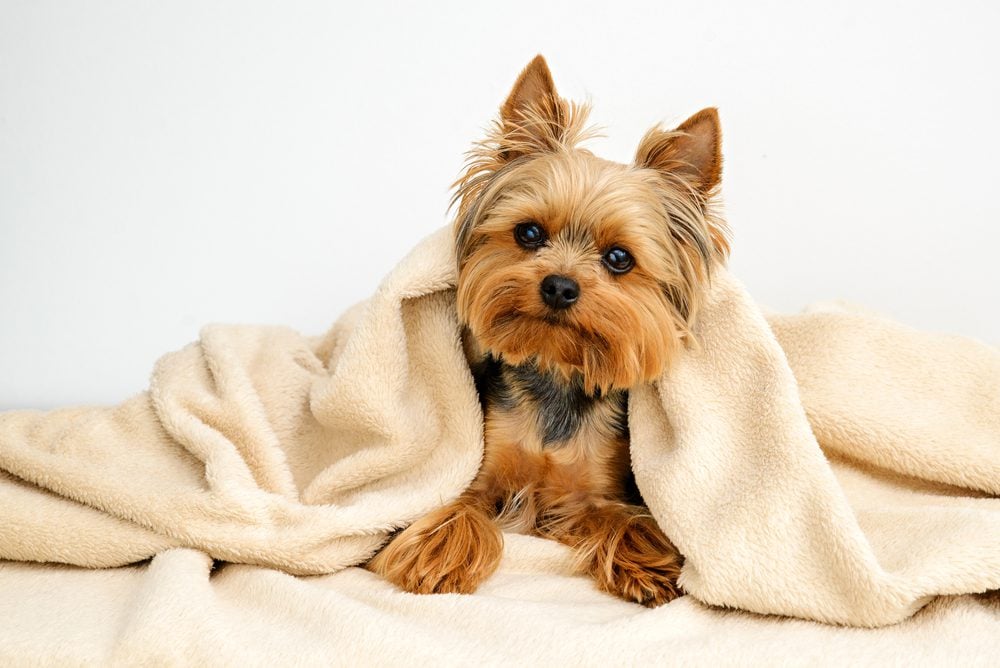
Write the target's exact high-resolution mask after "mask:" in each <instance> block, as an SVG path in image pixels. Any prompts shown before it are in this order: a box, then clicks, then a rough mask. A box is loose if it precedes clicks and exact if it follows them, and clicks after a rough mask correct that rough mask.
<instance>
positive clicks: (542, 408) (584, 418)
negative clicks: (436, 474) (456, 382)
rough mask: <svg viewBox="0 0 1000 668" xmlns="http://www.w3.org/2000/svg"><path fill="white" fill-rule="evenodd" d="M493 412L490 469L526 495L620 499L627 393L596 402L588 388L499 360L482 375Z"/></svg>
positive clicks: (488, 445) (488, 439) (502, 483)
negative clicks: (547, 491)
mask: <svg viewBox="0 0 1000 668" xmlns="http://www.w3.org/2000/svg"><path fill="white" fill-rule="evenodd" d="M477 380H478V385H479V390H480V393H481V396H482V399H483V405H484V409H485V412H486V425H485V426H486V429H485V438H486V459H485V462H484V468H485V469H487V470H488V471H489V472H490V476H491V477H493V478H495V479H496V481H497V482H498V483H499V484H500V486H501V487H503V488H505V489H506V490H508V492H509V491H514V492H515V493H518V494H520V495H521V496H522V497H523V496H525V495H530V494H534V493H535V492H536V491H538V490H545V489H554V488H560V489H562V490H564V491H566V492H570V493H575V492H585V493H587V494H597V495H600V496H618V495H620V493H621V488H622V479H623V477H624V476H625V475H627V473H628V428H627V424H626V401H627V395H626V394H625V393H624V392H620V391H619V392H616V393H613V394H609V395H606V396H596V397H595V396H589V395H587V394H586V393H585V392H584V391H583V386H582V382H580V381H578V380H576V381H569V382H567V381H566V380H564V379H563V378H561V377H557V376H554V375H551V374H547V373H543V372H539V371H538V370H537V369H535V368H534V367H533V366H519V367H513V366H507V365H504V364H502V363H499V362H495V361H494V362H493V363H492V364H491V365H489V366H488V367H486V368H481V369H480V375H478V376H477Z"/></svg>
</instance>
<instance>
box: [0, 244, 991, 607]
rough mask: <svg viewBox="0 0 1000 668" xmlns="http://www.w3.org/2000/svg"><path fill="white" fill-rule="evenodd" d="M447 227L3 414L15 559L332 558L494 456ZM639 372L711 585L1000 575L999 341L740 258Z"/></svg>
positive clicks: (718, 599)
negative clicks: (771, 296)
mask: <svg viewBox="0 0 1000 668" xmlns="http://www.w3.org/2000/svg"><path fill="white" fill-rule="evenodd" d="M454 281H455V269H454V254H453V248H452V243H451V237H450V231H449V230H447V229H442V230H440V231H438V232H437V233H435V234H434V235H432V236H430V237H429V238H427V239H426V240H425V241H423V242H422V243H421V244H420V245H419V246H417V247H416V248H415V249H414V250H413V251H412V252H411V254H410V255H409V256H408V257H407V258H405V259H404V260H403V261H402V262H401V263H400V264H399V265H398V266H397V267H396V269H394V270H393V272H391V273H390V275H389V276H388V277H387V278H386V279H385V280H384V282H383V283H382V285H381V286H380V287H379V289H378V290H377V291H376V293H375V294H374V295H373V297H372V298H371V299H370V300H368V301H367V302H365V303H363V304H361V305H359V306H357V307H355V308H354V309H351V311H349V312H348V313H347V314H345V315H344V316H343V317H341V318H340V319H339V320H338V321H337V323H336V324H335V325H334V326H333V328H332V329H331V330H330V331H329V332H328V333H327V334H326V335H325V336H323V337H318V338H309V337H304V336H302V335H300V334H298V333H296V332H294V331H291V330H289V329H286V328H279V327H248V326H218V325H216V326H210V327H207V328H205V329H204V330H203V331H202V333H201V337H200V340H199V341H198V342H197V343H195V344H192V345H190V346H188V347H186V348H184V349H182V350H180V351H177V352H175V353H171V354H168V355H166V356H164V357H163V358H162V359H161V360H160V361H159V362H158V363H157V365H156V368H155V369H154V372H153V376H152V379H151V383H150V388H149V390H148V391H147V392H144V393H142V394H140V395H138V396H136V397H134V398H132V399H130V400H128V401H126V402H124V403H122V404H121V405H119V406H116V407H109V408H81V409H68V410H58V411H51V412H37V411H15V412H9V413H5V414H0V558H3V559H12V560H20V561H45V562H49V561H54V562H61V563H67V564H74V565H79V566H88V567H107V566H116V565H124V564H128V563H133V562H135V561H138V560H142V559H146V558H149V557H152V556H154V555H156V554H159V553H162V552H163V551H165V550H168V549H170V548H177V547H181V548H195V549H197V550H200V551H203V552H205V553H206V554H208V555H209V556H211V557H212V558H214V559H218V560H224V561H228V562H234V563H243V564H251V565H257V566H266V567H271V568H278V569H281V570H284V571H287V572H289V573H293V574H319V573H331V572H335V571H338V570H341V569H343V568H345V567H347V566H349V565H352V564H357V563H359V562H361V561H363V560H365V559H366V558H367V557H368V556H370V555H371V554H372V553H373V552H374V551H375V550H376V549H378V547H379V546H380V545H381V544H382V543H383V542H384V541H385V539H386V538H387V536H388V535H389V533H390V532H391V531H392V530H394V529H395V528H397V527H399V526H403V525H405V524H407V523H409V522H412V521H413V520H414V519H416V518H417V517H419V516H421V515H423V514H424V513H426V512H427V511H429V510H430V509H432V508H434V507H436V506H438V505H440V504H443V503H445V502H447V501H449V500H450V499H452V498H454V497H455V496H457V495H458V494H459V493H460V492H461V491H462V490H463V489H464V487H465V486H467V485H468V483H469V482H470V481H471V480H472V478H473V476H474V475H475V473H476V470H477V467H478V465H479V461H480V458H481V455H482V414H481V412H480V407H479V402H478V398H477V396H476V392H475V386H474V383H473V381H472V377H471V374H470V373H469V370H468V366H467V364H466V361H465V358H464V354H463V352H462V347H461V343H460V325H459V322H458V320H457V317H456V314H455V308H454V290H453V287H454ZM695 334H696V337H697V339H698V345H697V346H694V347H692V348H690V349H689V350H686V351H684V352H683V353H682V355H681V356H680V357H679V359H677V360H676V363H675V364H674V365H673V366H672V368H671V369H669V370H668V371H667V372H666V373H665V374H664V376H663V377H662V378H661V379H660V380H659V381H658V382H656V383H654V384H652V385H650V386H648V387H643V388H638V389H636V390H635V391H633V392H632V393H631V396H630V403H629V423H630V429H631V433H632V457H633V468H634V470H635V473H636V479H637V482H638V484H639V487H640V491H641V492H642V494H643V497H644V499H645V500H646V502H647V503H648V505H649V506H650V509H651V511H652V513H653V514H654V516H655V517H656V519H657V521H658V522H659V523H660V524H661V526H663V528H664V529H665V531H666V532H667V533H668V535H670V537H671V538H672V539H673V540H674V541H675V542H676V543H677V545H678V546H679V547H680V549H681V551H682V552H683V553H684V554H685V557H686V564H685V567H684V573H683V576H682V583H683V585H684V587H685V588H686V589H687V591H688V592H689V593H691V594H692V595H693V596H695V597H697V598H698V599H700V600H701V601H704V602H706V603H710V604H714V605H721V606H728V607H738V608H742V609H745V610H749V611H753V612H760V613H770V614H781V615H792V616H797V617H802V618H806V619H813V620H819V621H825V622H834V623H839V624H846V625H857V626H877V625H884V624H889V623H893V622H897V621H899V620H901V619H903V618H905V617H906V616H908V615H911V614H912V613H913V612H914V611H916V610H917V609H918V608H920V607H921V606H922V605H924V604H926V603H927V601H928V600H930V599H931V598H932V597H934V596H935V595H940V594H959V593H972V592H983V591H986V590H989V589H995V588H998V587H1000V500H998V499H997V498H995V497H996V496H997V495H998V494H1000V353H998V351H997V350H996V349H995V348H992V347H989V346H986V345H983V344H979V343H976V342H973V341H969V340H967V339H962V338H959V337H951V336H942V335H934V334H926V333H921V332H916V331H914V330H911V329H909V328H905V327H903V326H901V325H898V324H895V323H893V322H890V321H888V320H884V319H882V318H880V317H876V316H871V315H868V314H864V313H860V312H855V311H851V310H847V309H843V308H829V309H821V310H813V311H810V312H807V313H803V314H798V315H792V316H782V315H772V316H769V317H767V318H765V316H764V315H763V314H762V313H761V311H760V309H759V308H758V307H757V306H756V304H755V303H754V302H753V300H752V299H751V298H750V297H749V295H748V294H747V293H746V291H745V290H744V289H743V288H742V286H741V285H740V284H739V283H738V282H737V281H736V280H735V279H734V278H733V277H732V276H730V275H729V274H727V273H726V272H725V271H720V272H718V273H717V274H715V275H714V278H713V285H712V292H711V295H710V299H709V300H708V303H707V304H706V307H705V309H704V311H703V313H702V314H701V316H700V319H699V321H698V323H697V325H696V329H695Z"/></svg>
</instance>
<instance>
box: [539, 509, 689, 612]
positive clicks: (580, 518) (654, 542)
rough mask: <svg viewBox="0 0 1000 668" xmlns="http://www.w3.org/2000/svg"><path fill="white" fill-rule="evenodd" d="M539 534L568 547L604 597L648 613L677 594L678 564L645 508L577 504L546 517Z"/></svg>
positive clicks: (680, 560) (670, 545)
mask: <svg viewBox="0 0 1000 668" xmlns="http://www.w3.org/2000/svg"><path fill="white" fill-rule="evenodd" d="M539 530H540V532H541V533H542V534H543V535H545V536H548V537H551V538H554V539H555V540H558V541H559V542H561V543H564V544H566V545H569V546H570V547H572V548H573V550H574V551H575V552H576V556H577V558H578V560H579V562H578V563H579V565H580V569H581V570H582V571H585V572H586V573H588V574H589V575H591V576H592V577H593V578H594V579H595V580H597V584H598V586H599V587H600V588H601V589H603V590H604V591H607V592H609V593H611V594H615V595H616V596H619V597H621V598H623V599H625V600H627V601H635V602H636V603H641V604H642V605H645V606H648V607H655V606H658V605H661V604H663V603H667V602H669V601H671V600H673V599H674V598H676V597H678V596H680V595H681V594H682V591H681V589H680V588H679V587H678V585H677V577H678V576H679V575H680V571H681V565H682V563H683V558H682V557H681V555H680V553H679V552H678V551H677V548H676V547H674V545H673V543H671V542H670V539H668V538H667V537H666V535H665V534H664V533H663V531H662V530H660V527H659V526H657V524H656V520H654V519H653V517H652V516H651V515H650V514H649V511H648V510H647V509H646V508H643V507H641V506H631V505H627V504H623V503H615V502H610V501H608V502H605V501H586V502H581V501H577V502H576V503H573V504H569V505H563V506H555V507H553V508H552V509H551V510H550V511H547V512H546V513H545V515H544V516H543V520H542V522H540V525H539Z"/></svg>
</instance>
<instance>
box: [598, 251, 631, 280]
mask: <svg viewBox="0 0 1000 668" xmlns="http://www.w3.org/2000/svg"><path fill="white" fill-rule="evenodd" d="M604 266H606V267H607V268H608V269H609V270H610V271H611V273H612V274H624V273H627V272H628V271H630V270H631V269H632V267H634V266H635V260H634V259H632V256H631V255H630V254H629V252H628V251H627V250H625V249H624V248H618V247H617V246H616V247H614V248H612V249H610V250H609V251H608V252H607V253H605V254H604Z"/></svg>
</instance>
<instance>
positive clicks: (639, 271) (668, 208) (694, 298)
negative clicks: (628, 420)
mask: <svg viewBox="0 0 1000 668" xmlns="http://www.w3.org/2000/svg"><path fill="white" fill-rule="evenodd" d="M587 111H588V109H587V107H586V106H583V105H578V104H574V103H570V102H567V101H566V100H564V99H562V98H560V97H559V96H558V94H557V93H556V90H555V86H554V84H553V81H552V75H551V74H550V72H549V69H548V67H547V65H546V64H545V61H544V59H542V57H541V56H538V57H536V58H535V59H534V60H533V61H532V62H531V64H529V65H528V67H527V68H526V69H525V70H524V72H522V73H521V76H520V77H519V78H518V80H517V83H516V84H515V85H514V88H513V90H512V91H511V93H510V96H509V97H508V98H507V101H506V102H505V103H504V104H503V106H502V107H501V109H500V118H499V119H498V120H497V121H496V122H495V123H494V125H493V127H492V129H491V131H490V133H489V135H488V136H487V137H486V139H484V140H483V141H481V142H479V143H478V144H476V146H475V148H474V149H473V151H472V152H471V153H470V156H471V157H470V161H469V164H468V169H467V171H466V173H465V174H464V175H463V176H462V178H461V179H459V181H458V182H457V184H456V186H457V192H456V195H455V199H456V201H457V202H458V216H457V219H456V222H455V239H456V249H457V253H458V266H459V278H458V311H459V315H460V317H461V319H462V321H463V323H465V324H466V326H467V327H468V328H469V330H470V331H471V333H472V335H473V336H474V337H475V339H476V341H477V342H478V344H479V345H480V346H481V347H482V348H483V349H484V350H485V351H489V352H490V353H492V354H493V355H495V356H497V357H499V358H502V359H503V360H504V361H506V362H507V363H509V364H521V363H524V362H534V363H536V364H537V365H538V366H539V367H540V368H543V369H551V370H554V371H558V372H560V373H561V374H563V375H565V376H566V377H572V376H574V375H577V374H579V375H580V376H582V379H583V383H584V387H585V388H587V390H588V391H589V392H591V393H593V392H595V391H597V390H604V391H607V390H610V389H613V388H619V389H623V388H628V387H632V386H635V385H637V384H639V383H642V382H646V381H649V380H652V379H653V378H655V377H657V376H658V375H659V374H660V373H661V372H662V371H663V370H664V369H665V368H667V366H668V364H669V362H670V359H671V356H672V355H673V353H674V352H675V351H676V350H677V349H678V347H679V346H681V345H683V344H684V342H685V340H686V339H688V338H689V337H690V326H691V323H692V319H693V318H694V316H695V314H696V312H697V309H698V305H699V302H700V300H701V295H702V292H703V290H704V287H705V284H706V282H707V280H708V277H709V274H710V271H711V267H712V265H713V264H714V263H717V262H723V261H724V260H725V258H726V254H727V252H728V243H727V240H726V229H725V226H724V225H723V223H722V222H721V220H719V219H718V218H716V217H715V216H714V215H713V214H712V203H713V202H712V200H713V197H714V195H715V194H716V191H717V189H718V185H719V180H720V176H721V168H722V155H721V151H720V130H719V120H718V115H717V113H716V111H715V109H705V110H703V111H700V112H698V113H697V114H695V115H694V116H692V117H691V118H689V119H688V120H687V121H685V122H684V123H682V124H681V125H680V126H679V127H678V128H676V129H675V130H672V131H664V130H662V129H660V128H653V129H652V130H650V131H649V132H648V133H646V136H645V137H644V138H643V139H642V141H641V143H640V144H639V148H638V150H637V151H636V157H635V161H634V162H633V163H632V164H630V165H624V164H619V163H615V162H610V161H607V160H603V159H601V158H598V157H596V156H594V155H593V154H592V153H590V152H589V151H587V150H585V149H583V148H579V146H578V144H579V142H581V141H582V140H583V139H585V138H586V137H587V136H588V135H589V134H590V132H589V131H588V129H587V128H586V127H585V122H586V117H587Z"/></svg>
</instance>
